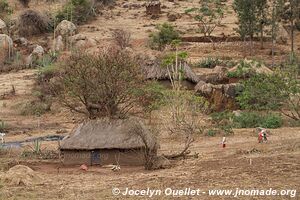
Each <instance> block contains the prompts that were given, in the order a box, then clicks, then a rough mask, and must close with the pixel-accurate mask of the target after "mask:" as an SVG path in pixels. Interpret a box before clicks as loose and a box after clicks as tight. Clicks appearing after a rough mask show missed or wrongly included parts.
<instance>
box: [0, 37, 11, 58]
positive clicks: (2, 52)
mask: <svg viewBox="0 0 300 200" xmlns="http://www.w3.org/2000/svg"><path fill="white" fill-rule="evenodd" d="M12 52H13V41H12V39H11V38H10V37H9V36H8V35H5V34H0V64H1V63H2V62H4V61H5V60H6V59H7V58H9V57H10V56H12Z"/></svg>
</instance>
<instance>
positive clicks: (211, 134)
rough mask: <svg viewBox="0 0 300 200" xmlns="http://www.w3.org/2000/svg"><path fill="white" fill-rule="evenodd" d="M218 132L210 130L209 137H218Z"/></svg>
mask: <svg viewBox="0 0 300 200" xmlns="http://www.w3.org/2000/svg"><path fill="white" fill-rule="evenodd" d="M217 132H218V131H217V130H215V129H209V130H208V131H207V136H210V137H214V136H216V135H217Z"/></svg>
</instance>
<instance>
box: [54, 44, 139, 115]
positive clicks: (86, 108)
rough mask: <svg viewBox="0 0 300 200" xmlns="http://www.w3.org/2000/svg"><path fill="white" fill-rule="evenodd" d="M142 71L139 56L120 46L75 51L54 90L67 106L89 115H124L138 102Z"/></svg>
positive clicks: (64, 66)
mask: <svg viewBox="0 0 300 200" xmlns="http://www.w3.org/2000/svg"><path fill="white" fill-rule="evenodd" d="M139 72H140V70H139V68H138V66H137V63H136V60H135V58H133V57H132V56H131V55H129V54H128V53H126V52H124V51H121V50H118V49H112V48H110V49H107V50H106V51H103V52H101V53H100V54H97V55H89V54H79V53H74V54H72V55H71V57H70V58H69V59H68V60H67V61H66V62H65V63H64V64H63V65H62V66H61V72H60V73H59V75H58V77H57V81H55V82H54V83H53V86H52V91H53V92H54V93H55V94H56V95H58V97H59V98H60V100H61V102H62V103H63V104H64V105H65V106H67V107H68V108H70V109H71V110H72V111H75V112H79V113H84V114H86V115H87V116H88V117H89V118H99V117H124V116H126V114H127V113H128V112H129V111H131V110H132V108H133V107H134V106H135V105H136V102H138V97H137V96H136V95H135V91H136V90H137V89H139V88H140V87H141V85H142V79H141V76H140V73H139Z"/></svg>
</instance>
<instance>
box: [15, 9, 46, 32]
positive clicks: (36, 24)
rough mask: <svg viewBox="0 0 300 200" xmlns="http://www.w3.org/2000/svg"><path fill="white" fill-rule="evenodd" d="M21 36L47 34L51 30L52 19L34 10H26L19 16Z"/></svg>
mask: <svg viewBox="0 0 300 200" xmlns="http://www.w3.org/2000/svg"><path fill="white" fill-rule="evenodd" d="M18 29H19V34H20V35H21V36H32V35H38V34H42V33H46V32H48V31H49V30H50V29H51V23H50V19H49V18H48V17H47V16H45V15H42V14H41V13H39V12H37V11H34V10H26V11H24V12H23V13H22V14H21V15H20V16H19V24H18Z"/></svg>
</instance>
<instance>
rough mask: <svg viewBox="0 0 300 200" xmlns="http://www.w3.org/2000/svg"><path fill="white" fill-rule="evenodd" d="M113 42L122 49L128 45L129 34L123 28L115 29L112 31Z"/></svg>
mask: <svg viewBox="0 0 300 200" xmlns="http://www.w3.org/2000/svg"><path fill="white" fill-rule="evenodd" d="M112 37H113V40H114V42H115V43H116V44H117V45H118V46H119V47H120V48H121V49H124V48H126V47H129V46H130V39H131V34H130V32H128V31H125V30H124V29H115V30H114V31H113V32H112Z"/></svg>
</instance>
